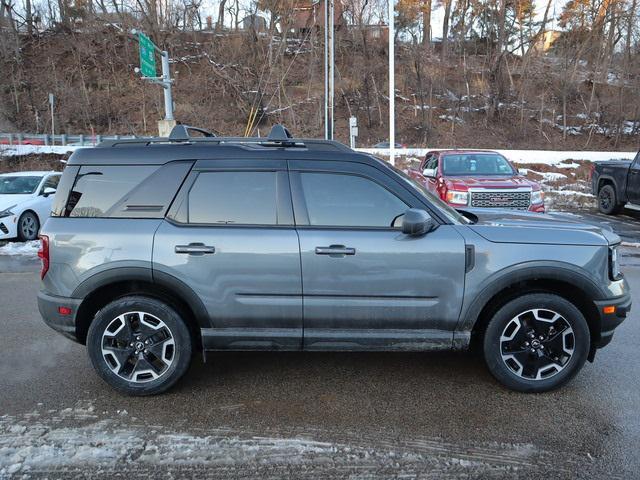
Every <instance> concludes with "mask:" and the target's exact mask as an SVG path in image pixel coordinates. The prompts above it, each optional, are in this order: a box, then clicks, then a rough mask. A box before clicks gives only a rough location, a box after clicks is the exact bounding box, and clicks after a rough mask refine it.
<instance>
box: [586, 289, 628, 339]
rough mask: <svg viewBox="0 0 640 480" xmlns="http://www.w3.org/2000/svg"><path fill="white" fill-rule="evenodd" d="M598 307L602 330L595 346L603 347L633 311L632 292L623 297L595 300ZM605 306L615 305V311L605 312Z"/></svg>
mask: <svg viewBox="0 0 640 480" xmlns="http://www.w3.org/2000/svg"><path fill="white" fill-rule="evenodd" d="M594 303H595V305H596V307H597V308H598V312H599V316H600V319H599V320H600V332H598V333H599V336H598V335H596V339H595V342H594V346H595V348H602V347H605V346H606V345H608V344H609V342H611V339H612V338H613V332H614V331H615V329H616V328H617V327H618V325H620V324H621V323H622V322H623V321H624V319H625V318H627V315H628V314H629V312H630V311H631V294H630V293H629V292H627V293H625V294H624V295H623V296H621V297H616V298H612V299H608V300H599V301H596V302H594ZM605 307H615V311H614V312H613V313H604V309H605Z"/></svg>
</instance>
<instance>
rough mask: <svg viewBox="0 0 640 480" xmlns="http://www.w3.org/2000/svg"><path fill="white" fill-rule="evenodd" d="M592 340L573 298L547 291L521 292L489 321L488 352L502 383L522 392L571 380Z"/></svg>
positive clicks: (487, 331) (489, 362)
mask: <svg viewBox="0 0 640 480" xmlns="http://www.w3.org/2000/svg"><path fill="white" fill-rule="evenodd" d="M589 345H590V335H589V327H588V325H587V321H586V320H585V318H584V315H582V313H581V312H580V310H578V309H577V308H576V306H575V305H573V304H572V303H571V302H569V301H567V300H565V299H564V298H562V297H559V296H557V295H553V294H547V293H535V294H528V295H523V296H521V297H519V298H516V299H514V300H512V301H510V302H509V303H507V304H506V305H504V306H503V307H502V308H501V309H500V310H498V312H497V313H496V314H495V316H494V317H493V318H492V319H491V321H490V322H489V325H488V326H487V330H486V332H485V337H484V357H485V360H486V363H487V366H488V367H489V370H490V371H491V373H492V374H493V376H494V377H496V379H498V381H500V383H502V384H503V385H505V386H507V387H508V388H511V389H513V390H518V391H521V392H545V391H548V390H553V389H556V388H558V387H560V386H562V385H564V384H565V383H566V382H568V381H569V380H571V379H572V378H573V377H574V376H575V375H576V374H577V373H578V371H579V370H580V369H581V368H582V366H583V365H584V362H585V360H586V358H587V354H588V352H589Z"/></svg>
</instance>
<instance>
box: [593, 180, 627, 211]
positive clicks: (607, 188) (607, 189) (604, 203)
mask: <svg viewBox="0 0 640 480" xmlns="http://www.w3.org/2000/svg"><path fill="white" fill-rule="evenodd" d="M623 208H624V203H620V202H619V201H618V195H617V194H616V189H615V188H613V185H609V184H607V185H603V186H602V188H601V189H600V190H599V191H598V210H600V211H601V212H602V213H604V214H605V215H617V214H618V213H620V212H621V211H622V209H623Z"/></svg>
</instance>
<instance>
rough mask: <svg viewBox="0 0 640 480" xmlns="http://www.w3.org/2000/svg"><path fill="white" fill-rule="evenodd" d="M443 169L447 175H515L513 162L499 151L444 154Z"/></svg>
mask: <svg viewBox="0 0 640 480" xmlns="http://www.w3.org/2000/svg"><path fill="white" fill-rule="evenodd" d="M442 171H443V173H444V174H445V175H513V174H515V173H516V172H515V171H514V169H513V167H512V166H511V164H510V163H509V162H508V161H507V159H506V158H504V157H503V156H502V155H498V154H497V153H462V154H456V155H444V156H443V157H442Z"/></svg>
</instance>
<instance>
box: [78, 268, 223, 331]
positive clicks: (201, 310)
mask: <svg viewBox="0 0 640 480" xmlns="http://www.w3.org/2000/svg"><path fill="white" fill-rule="evenodd" d="M127 281H140V282H145V283H148V284H155V285H158V287H160V288H162V289H163V290H168V291H169V292H172V293H173V294H174V295H175V296H176V297H178V298H180V299H181V300H182V301H183V302H184V303H186V304H187V305H188V306H189V307H190V308H191V310H192V311H193V314H194V316H195V320H196V322H197V323H198V325H199V326H200V328H209V327H211V322H210V320H209V313H208V312H207V309H206V308H205V306H204V304H203V303H202V300H200V298H199V297H198V295H197V294H196V293H195V292H194V291H193V290H192V289H191V287H189V286H188V285H187V284H185V283H184V282H183V281H181V280H179V279H178V278H176V277H174V276H173V275H169V274H168V273H164V272H158V271H153V272H152V270H151V268H147V267H116V268H111V269H109V270H103V271H101V272H99V273H96V274H95V275H93V276H91V277H89V278H87V279H86V280H84V281H83V282H82V283H81V284H80V285H78V286H77V287H76V289H75V290H74V291H73V293H72V295H71V296H72V297H73V298H82V299H85V298H86V297H87V296H89V295H90V294H91V293H93V292H95V291H96V290H98V289H99V288H102V287H106V286H108V285H113V284H116V283H121V282H127Z"/></svg>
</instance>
